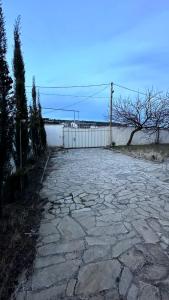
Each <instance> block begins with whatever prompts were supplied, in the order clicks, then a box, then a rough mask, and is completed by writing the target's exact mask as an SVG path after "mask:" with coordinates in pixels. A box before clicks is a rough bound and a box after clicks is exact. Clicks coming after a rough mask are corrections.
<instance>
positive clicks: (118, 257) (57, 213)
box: [18, 149, 169, 300]
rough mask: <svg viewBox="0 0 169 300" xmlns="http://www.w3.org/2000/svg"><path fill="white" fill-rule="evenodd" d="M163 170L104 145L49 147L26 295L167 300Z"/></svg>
mask: <svg viewBox="0 0 169 300" xmlns="http://www.w3.org/2000/svg"><path fill="white" fill-rule="evenodd" d="M166 171H167V170H166V167H165V165H164V164H155V163H151V162H146V161H143V160H138V159H134V158H131V157H128V156H126V155H123V154H120V153H115V152H112V151H109V150H104V149H81V150H79V149H76V150H69V151H63V152H55V153H53V154H52V157H51V159H50V162H49V166H48V169H47V176H46V179H45V181H44V184H43V188H42V191H41V196H42V197H43V198H45V197H47V198H48V203H47V204H46V206H45V213H44V218H43V220H42V224H41V227H40V238H39V242H38V245H37V257H36V260H35V265H34V268H35V269H34V274H33V276H32V278H31V279H30V280H29V282H28V284H27V289H28V292H27V296H26V298H25V299H31V300H34V299H38V300H39V299H41V300H46V299H74V300H75V299H76V300H77V299H93V300H96V299H97V300H102V299H104V300H108V299H112V300H119V299H127V300H135V299H141V300H143V299H144V300H147V299H148V300H156V299H161V300H167V299H169V256H168V254H169V248H168V246H169V187H168V184H167V177H166V174H167V173H166ZM20 297H21V298H22V293H21V294H20ZM18 299H19V296H18ZM22 299H23V298H22Z"/></svg>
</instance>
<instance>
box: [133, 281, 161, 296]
mask: <svg viewBox="0 0 169 300" xmlns="http://www.w3.org/2000/svg"><path fill="white" fill-rule="evenodd" d="M138 299H139V300H160V294H159V290H158V288H157V287H155V286H153V285H150V284H142V285H141V295H140V296H139V298H138Z"/></svg>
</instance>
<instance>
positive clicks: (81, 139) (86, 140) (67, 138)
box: [63, 127, 109, 148]
mask: <svg viewBox="0 0 169 300" xmlns="http://www.w3.org/2000/svg"><path fill="white" fill-rule="evenodd" d="M63 136H64V148H94V147H105V146H107V145H108V144H109V128H108V127H100V128H70V127H64V128H63Z"/></svg>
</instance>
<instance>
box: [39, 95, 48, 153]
mask: <svg viewBox="0 0 169 300" xmlns="http://www.w3.org/2000/svg"><path fill="white" fill-rule="evenodd" d="M38 115H39V138H40V148H41V153H43V152H44V151H45V150H46V147H47V142H46V131H45V124H44V120H43V117H42V108H41V104H40V95H39V92H38Z"/></svg>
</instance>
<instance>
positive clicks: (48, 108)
mask: <svg viewBox="0 0 169 300" xmlns="http://www.w3.org/2000/svg"><path fill="white" fill-rule="evenodd" d="M42 109H45V110H63V111H73V112H79V110H74V109H63V108H53V107H42Z"/></svg>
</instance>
